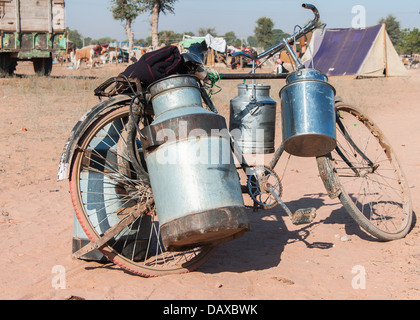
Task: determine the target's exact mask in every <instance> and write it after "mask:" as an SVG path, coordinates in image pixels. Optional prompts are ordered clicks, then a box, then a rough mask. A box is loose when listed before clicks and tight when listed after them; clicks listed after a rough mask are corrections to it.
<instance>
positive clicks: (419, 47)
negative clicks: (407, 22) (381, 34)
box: [398, 28, 420, 55]
mask: <svg viewBox="0 0 420 320" xmlns="http://www.w3.org/2000/svg"><path fill="white" fill-rule="evenodd" d="M398 51H399V52H400V53H402V54H410V55H411V54H414V53H420V30H419V29H417V28H414V29H413V30H410V29H404V30H403V31H402V36H401V41H400V42H399V44H398Z"/></svg>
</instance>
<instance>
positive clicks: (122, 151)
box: [70, 105, 215, 277]
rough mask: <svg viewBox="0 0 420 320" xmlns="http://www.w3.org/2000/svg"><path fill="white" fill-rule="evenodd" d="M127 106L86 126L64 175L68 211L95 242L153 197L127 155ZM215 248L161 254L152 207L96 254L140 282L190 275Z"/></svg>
mask: <svg viewBox="0 0 420 320" xmlns="http://www.w3.org/2000/svg"><path fill="white" fill-rule="evenodd" d="M128 121H129V106H128V105H121V106H119V107H117V108H115V109H114V110H113V111H110V112H108V113H107V114H105V115H103V116H102V117H100V118H99V119H98V120H96V121H95V122H94V123H92V124H91V125H90V126H89V127H88V129H87V130H86V131H85V133H84V134H83V136H82V138H81V140H80V141H79V144H78V145H79V148H78V149H77V152H76V154H75V156H74V158H73V162H72V165H71V174H70V192H71V197H72V202H73V206H74V209H75V212H76V216H77V219H78V220H79V222H80V224H81V226H82V228H83V230H84V231H85V233H86V235H87V236H88V238H89V239H90V240H91V241H93V242H96V241H98V240H99V239H101V237H102V236H103V235H105V234H106V232H107V231H108V230H111V228H113V227H114V226H116V225H117V224H118V223H119V222H120V221H122V220H123V219H124V218H125V217H127V215H130V214H132V213H133V212H134V211H135V210H138V209H139V208H140V207H142V205H143V204H144V203H146V202H147V203H149V202H150V201H149V200H150V199H152V197H153V194H152V193H151V191H150V190H151V189H150V186H149V185H148V181H147V180H145V179H141V178H140V176H139V174H138V173H137V172H136V170H135V169H134V167H133V163H132V160H130V156H129V153H128V151H127V150H128V148H129V147H130V146H127V142H128V141H134V142H133V143H135V144H136V145H135V146H132V147H135V148H137V149H138V150H139V149H140V147H141V146H140V141H139V140H138V139H127V124H128ZM214 249H215V247H213V246H207V247H197V248H193V249H191V250H185V251H181V252H167V251H166V250H165V248H164V247H163V245H162V241H161V238H160V232H159V220H158V217H157V214H156V210H155V207H154V205H153V206H149V207H148V209H147V210H144V212H141V214H139V216H138V218H137V219H136V220H134V221H133V222H132V223H130V224H129V225H128V226H126V227H125V228H124V229H123V230H122V231H120V232H119V233H118V234H117V235H115V236H114V237H113V239H112V240H110V241H108V242H107V244H106V245H105V246H103V247H101V248H99V250H100V251H101V252H102V254H104V256H106V257H107V258H108V259H109V260H111V261H112V262H114V263H115V264H117V265H119V266H121V267H122V268H124V269H126V270H128V271H130V272H132V273H135V274H138V275H141V276H145V277H151V276H160V275H164V274H170V273H183V272H188V271H192V270H195V269H196V268H198V267H199V266H200V265H202V264H203V263H205V262H206V261H207V260H208V259H209V258H210V256H211V254H212V252H213V251H214Z"/></svg>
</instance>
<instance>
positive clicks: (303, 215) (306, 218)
mask: <svg viewBox="0 0 420 320" xmlns="http://www.w3.org/2000/svg"><path fill="white" fill-rule="evenodd" d="M315 217H316V209H315V208H306V209H299V210H297V211H296V212H295V213H294V214H293V215H292V223H293V224H294V225H301V224H309V223H311V222H312V221H314V219H315Z"/></svg>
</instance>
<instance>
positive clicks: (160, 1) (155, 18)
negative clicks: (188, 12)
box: [139, 0, 177, 48]
mask: <svg viewBox="0 0 420 320" xmlns="http://www.w3.org/2000/svg"><path fill="white" fill-rule="evenodd" d="M176 1H177V0H139V3H141V4H142V9H143V10H144V11H149V12H150V13H151V14H152V19H151V25H152V46H153V47H154V48H157V47H158V46H159V28H158V25H159V14H160V13H163V14H166V13H167V12H170V13H174V3H175V2H176Z"/></svg>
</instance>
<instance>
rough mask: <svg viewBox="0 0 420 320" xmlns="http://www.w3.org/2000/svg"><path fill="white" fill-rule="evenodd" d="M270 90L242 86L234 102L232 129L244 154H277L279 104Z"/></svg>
mask: <svg viewBox="0 0 420 320" xmlns="http://www.w3.org/2000/svg"><path fill="white" fill-rule="evenodd" d="M270 88H271V87H270V86H268V85H262V84H246V83H240V84H238V96H237V97H235V98H234V99H232V100H231V101H230V121H229V129H230V132H231V134H232V136H233V137H234V138H235V141H236V143H237V144H238V145H239V147H240V148H241V149H242V152H243V153H244V154H267V153H273V152H274V147H275V146H274V139H275V128H276V102H275V101H274V100H273V99H271V97H270Z"/></svg>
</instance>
